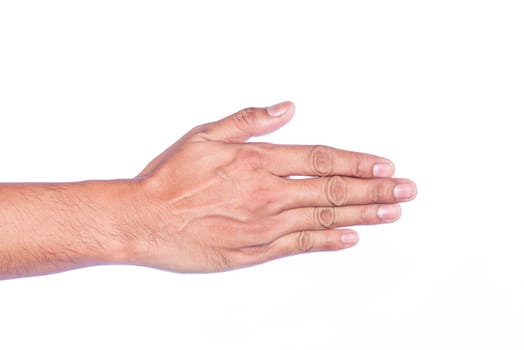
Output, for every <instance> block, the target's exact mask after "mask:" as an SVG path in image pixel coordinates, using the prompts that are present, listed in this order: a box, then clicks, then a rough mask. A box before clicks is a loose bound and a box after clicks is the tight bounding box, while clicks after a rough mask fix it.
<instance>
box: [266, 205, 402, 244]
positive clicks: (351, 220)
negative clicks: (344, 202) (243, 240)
mask: <svg viewBox="0 0 524 350" xmlns="http://www.w3.org/2000/svg"><path fill="white" fill-rule="evenodd" d="M401 214H402V210H401V208H400V205H398V204H384V205H379V204H373V205H361V206H351V207H338V208H337V207H316V208H300V209H292V210H287V211H285V212H283V213H281V214H279V215H278V216H277V217H275V218H274V220H273V223H274V225H275V226H276V227H279V230H278V231H279V232H268V233H267V235H266V236H265V237H264V238H265V240H266V241H268V242H271V241H273V240H275V239H277V238H278V237H280V236H284V235H286V234H288V233H289V232H300V231H318V230H329V229H336V228H340V227H348V226H355V225H377V224H385V223H391V222H395V221H397V220H398V219H399V218H400V216H401Z"/></svg>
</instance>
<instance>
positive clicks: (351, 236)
mask: <svg viewBox="0 0 524 350" xmlns="http://www.w3.org/2000/svg"><path fill="white" fill-rule="evenodd" d="M358 240H359V237H358V233H357V232H356V231H354V230H344V231H342V232H341V235H340V241H341V242H342V245H343V246H344V248H349V247H353V246H354V245H356V244H357V243H358Z"/></svg>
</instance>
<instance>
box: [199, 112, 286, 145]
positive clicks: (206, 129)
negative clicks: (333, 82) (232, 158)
mask: <svg viewBox="0 0 524 350" xmlns="http://www.w3.org/2000/svg"><path fill="white" fill-rule="evenodd" d="M294 113H295V105H294V104H293V103H292V102H282V103H279V104H276V105H274V106H271V107H267V108H246V109H243V110H241V111H239V112H236V113H234V114H232V115H230V116H229V117H226V118H224V119H222V120H219V121H216V122H213V123H209V124H205V125H202V126H200V127H198V128H196V131H197V133H196V137H198V138H201V139H202V140H212V141H223V142H244V141H247V140H248V139H249V138H251V137H253V136H261V135H265V134H268V133H271V132H273V131H275V130H277V129H279V128H281V127H282V126H284V125H285V124H286V123H287V122H289V121H290V120H291V118H292V117H293V114H294Z"/></svg>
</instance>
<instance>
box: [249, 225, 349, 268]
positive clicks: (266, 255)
mask: <svg viewBox="0 0 524 350" xmlns="http://www.w3.org/2000/svg"><path fill="white" fill-rule="evenodd" d="M357 243H358V234H357V232H356V231H354V230H348V229H345V230H323V231H300V232H294V233H291V234H288V235H285V236H282V237H280V238H279V239H277V240H275V241H274V242H272V243H271V244H270V245H268V246H266V247H265V248H264V249H263V250H261V251H258V252H255V254H253V253H254V252H253V251H251V252H249V254H251V256H252V258H253V259H255V260H257V261H256V262H255V263H259V262H263V261H270V260H274V259H278V258H282V257H285V256H290V255H296V254H303V253H311V252H320V251H335V250H340V249H345V248H350V247H353V246H354V245H355V244H357Z"/></svg>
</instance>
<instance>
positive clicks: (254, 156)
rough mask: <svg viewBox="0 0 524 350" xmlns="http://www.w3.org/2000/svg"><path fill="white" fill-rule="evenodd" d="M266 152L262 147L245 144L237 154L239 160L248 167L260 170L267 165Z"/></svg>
mask: <svg viewBox="0 0 524 350" xmlns="http://www.w3.org/2000/svg"><path fill="white" fill-rule="evenodd" d="M266 158H267V157H266V155H265V152H263V150H262V149H261V148H257V147H253V146H251V145H249V146H248V145H245V147H242V148H241V150H240V151H239V152H238V154H237V161H240V162H241V163H242V164H243V165H245V166H246V167H247V168H248V169H251V170H258V169H261V168H263V167H264V166H265V163H266Z"/></svg>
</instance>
